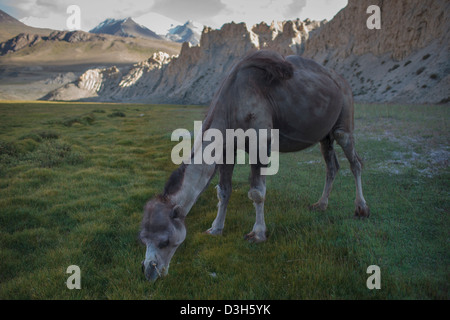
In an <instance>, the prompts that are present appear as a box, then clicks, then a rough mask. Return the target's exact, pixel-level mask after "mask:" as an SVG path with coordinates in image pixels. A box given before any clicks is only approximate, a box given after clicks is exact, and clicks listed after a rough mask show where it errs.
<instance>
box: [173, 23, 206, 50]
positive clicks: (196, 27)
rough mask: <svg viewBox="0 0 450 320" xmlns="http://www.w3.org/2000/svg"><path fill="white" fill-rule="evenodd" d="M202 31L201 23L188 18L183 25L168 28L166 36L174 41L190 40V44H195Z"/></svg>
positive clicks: (198, 40)
mask: <svg viewBox="0 0 450 320" xmlns="http://www.w3.org/2000/svg"><path fill="white" fill-rule="evenodd" d="M202 31H203V25H201V24H199V23H196V22H193V21H191V20H189V21H187V22H186V23H185V24H183V25H178V26H176V27H173V28H171V29H169V32H167V34H166V38H167V39H169V40H171V41H175V42H190V43H191V44H192V45H197V44H198V43H199V42H200V37H201V34H202Z"/></svg>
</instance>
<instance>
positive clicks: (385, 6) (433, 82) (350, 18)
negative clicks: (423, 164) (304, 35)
mask: <svg viewBox="0 0 450 320" xmlns="http://www.w3.org/2000/svg"><path fill="white" fill-rule="evenodd" d="M370 5H378V6H379V7H380V9H381V29H380V30H377V29H372V30H369V29H368V28H367V25H366V21H367V19H368V18H369V17H370V16H371V14H370V13H369V14H368V13H367V12H366V11H367V8H368V7H369V6H370ZM449 15H450V2H449V1H447V0H396V1H386V0H349V2H348V5H347V7H345V8H344V9H343V10H341V11H340V12H339V13H338V14H337V15H336V16H335V17H334V18H333V20H331V21H330V22H329V23H327V24H326V25H325V26H324V27H323V28H321V30H320V31H319V32H317V33H315V34H313V35H312V36H311V37H310V38H309V39H308V42H307V43H306V47H305V52H304V54H303V55H304V56H305V57H308V58H312V59H314V60H316V61H317V62H319V63H321V64H323V65H326V66H327V67H329V68H332V69H335V70H336V71H337V72H338V73H340V74H342V75H343V76H344V77H345V78H346V79H347V80H348V81H349V82H350V83H351V85H352V88H353V93H354V95H355V99H356V100H357V101H365V102H398V103H440V102H441V103H444V102H448V101H449V98H450V92H449V91H450V89H449V88H450V55H449V43H450V18H449Z"/></svg>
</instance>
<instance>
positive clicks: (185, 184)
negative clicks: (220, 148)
mask: <svg viewBox="0 0 450 320" xmlns="http://www.w3.org/2000/svg"><path fill="white" fill-rule="evenodd" d="M215 171H216V166H215V165H214V164H212V165H208V164H204V163H203V164H188V165H186V168H185V170H184V175H183V179H182V181H181V182H180V183H181V186H180V188H179V189H178V191H177V192H176V193H174V194H173V195H171V197H170V198H171V199H170V200H171V202H172V203H173V204H175V205H178V206H180V207H181V208H182V211H183V213H184V215H187V214H188V213H189V211H190V210H191V208H192V206H193V205H194V204H195V202H196V201H197V199H198V197H199V196H200V195H201V194H202V192H203V191H204V190H205V189H206V187H207V186H208V184H209V182H210V181H211V179H212V178H213V177H214V173H215Z"/></svg>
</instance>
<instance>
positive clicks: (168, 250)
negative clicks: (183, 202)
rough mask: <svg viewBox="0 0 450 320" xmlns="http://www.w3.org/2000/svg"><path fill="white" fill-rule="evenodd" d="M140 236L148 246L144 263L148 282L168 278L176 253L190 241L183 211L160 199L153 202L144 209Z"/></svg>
mask: <svg viewBox="0 0 450 320" xmlns="http://www.w3.org/2000/svg"><path fill="white" fill-rule="evenodd" d="M139 237H140V239H141V241H142V243H143V244H145V245H146V247H147V250H146V253H145V259H144V261H143V262H142V271H143V272H144V274H145V277H146V278H147V280H149V281H155V280H156V279H158V278H159V277H162V276H165V275H167V273H168V271H169V263H170V260H171V259H172V256H173V254H174V253H175V251H176V250H177V248H178V247H179V245H180V244H181V243H182V242H183V241H184V239H185V238H186V227H185V226H184V215H183V214H182V213H181V208H180V207H179V206H173V205H172V204H170V203H167V202H166V201H164V199H161V198H158V197H157V198H155V199H152V200H150V201H149V202H148V203H147V204H146V205H145V207H144V217H143V220H142V226H141V232H140V234H139Z"/></svg>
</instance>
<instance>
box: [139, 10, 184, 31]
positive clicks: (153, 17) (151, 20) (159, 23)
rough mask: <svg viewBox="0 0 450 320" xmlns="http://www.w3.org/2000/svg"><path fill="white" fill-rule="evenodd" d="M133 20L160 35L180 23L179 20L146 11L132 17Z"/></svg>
mask: <svg viewBox="0 0 450 320" xmlns="http://www.w3.org/2000/svg"><path fill="white" fill-rule="evenodd" d="M133 20H134V21H136V22H137V23H139V24H140V25H143V26H145V27H146V28H148V29H150V30H153V31H154V32H155V33H156V34H158V35H160V36H165V35H166V34H167V33H168V32H169V30H170V29H172V28H174V27H176V26H179V25H182V24H183V23H181V22H180V21H176V20H174V19H171V18H168V17H166V16H164V15H162V14H159V13H154V12H148V13H146V14H143V15H142V16H139V17H133Z"/></svg>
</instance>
